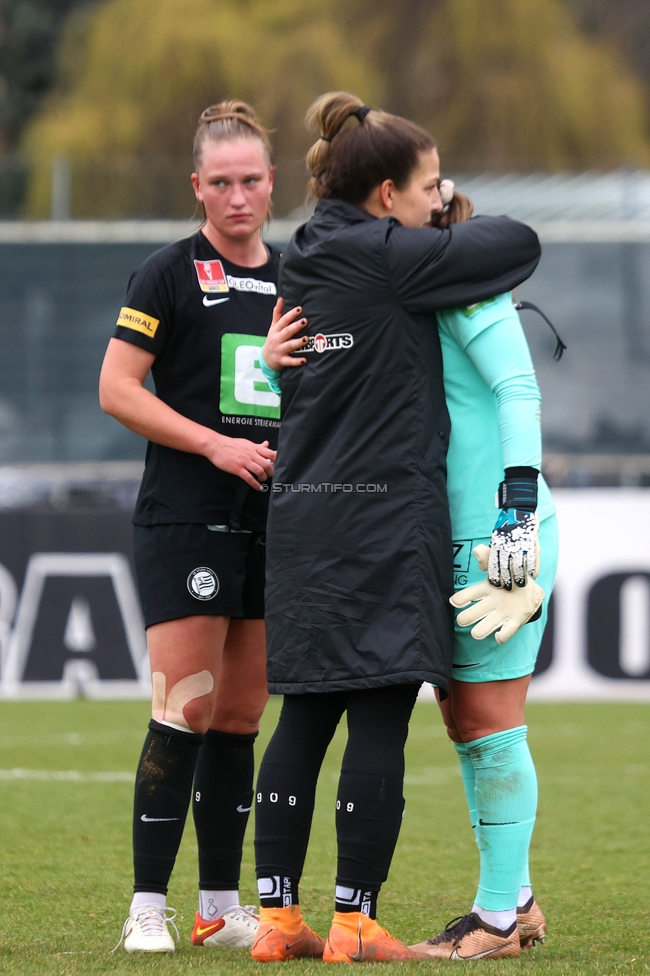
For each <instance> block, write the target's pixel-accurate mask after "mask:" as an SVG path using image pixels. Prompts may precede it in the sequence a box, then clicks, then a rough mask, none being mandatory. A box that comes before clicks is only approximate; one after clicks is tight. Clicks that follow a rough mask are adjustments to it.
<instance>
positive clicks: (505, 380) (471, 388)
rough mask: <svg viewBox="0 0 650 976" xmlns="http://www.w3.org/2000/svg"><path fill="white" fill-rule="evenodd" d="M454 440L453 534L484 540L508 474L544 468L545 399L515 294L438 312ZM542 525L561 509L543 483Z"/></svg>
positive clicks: (450, 461) (450, 483)
mask: <svg viewBox="0 0 650 976" xmlns="http://www.w3.org/2000/svg"><path fill="white" fill-rule="evenodd" d="M437 317H438V324H439V330H440V342H441V345H442V355H443V362H444V383H445V395H446V399H447V407H448V409H449V414H450V417H451V436H450V441H449V453H448V455H447V491H448V494H449V509H450V512H451V525H452V534H453V538H454V539H455V540H458V539H480V538H486V537H488V536H489V535H490V533H491V532H492V528H493V526H494V522H495V519H496V516H497V508H496V506H495V494H496V491H497V488H498V485H499V483H500V482H501V481H502V480H503V475H504V469H505V468H507V467H515V466H519V465H526V466H530V467H535V468H540V466H541V433H540V421H539V407H540V399H541V398H540V394H539V388H538V386H537V381H536V379H535V371H534V367H533V364H532V360H531V357H530V352H529V349H528V344H527V342H526V337H525V335H524V332H523V329H522V327H521V323H520V321H519V316H518V315H517V312H516V310H515V308H514V307H513V304H512V299H511V296H510V294H505V295H499V296H497V297H496V298H492V299H489V300H487V301H485V302H480V303H479V304H478V305H474V306H472V307H471V308H468V309H455V310H453V311H448V312H438V313H437ZM537 511H538V514H539V518H540V521H541V520H542V519H544V518H547V517H548V516H549V515H552V514H553V513H554V511H555V506H554V503H553V499H552V498H551V493H550V491H549V489H548V486H547V484H546V482H545V481H544V479H543V478H542V476H541V475H540V478H539V504H538V509H537Z"/></svg>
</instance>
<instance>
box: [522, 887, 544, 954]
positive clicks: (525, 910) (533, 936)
mask: <svg viewBox="0 0 650 976" xmlns="http://www.w3.org/2000/svg"><path fill="white" fill-rule="evenodd" d="M517 931H518V932H519V942H520V943H521V948H522V949H532V947H533V946H535V945H541V944H542V943H543V942H544V941H545V936H546V919H545V918H544V914H543V912H542V909H541V908H540V907H539V905H538V904H537V902H536V901H535V899H534V898H533V896H532V895H531V896H530V900H529V901H527V902H526V904H525V905H523V906H522V908H518V909H517Z"/></svg>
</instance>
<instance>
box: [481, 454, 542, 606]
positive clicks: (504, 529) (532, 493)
mask: <svg viewBox="0 0 650 976" xmlns="http://www.w3.org/2000/svg"><path fill="white" fill-rule="evenodd" d="M538 473H539V472H538V471H537V470H536V469H535V468H526V467H521V468H508V469H506V477H505V479H504V480H503V481H502V482H501V484H500V485H499V491H498V493H497V505H498V506H499V508H500V509H501V511H500V512H499V515H498V517H497V521H496V524H495V526H494V529H493V530H492V537H491V539H490V555H489V559H488V565H487V571H488V579H489V581H490V583H491V584H492V586H499V587H504V588H505V589H506V590H511V589H512V587H513V584H514V585H515V586H516V587H525V586H526V584H527V582H528V579H529V578H530V579H534V578H535V577H536V576H537V574H538V572H539V544H538V541H537V527H538V522H537V516H536V514H535V510H536V508H537V476H538Z"/></svg>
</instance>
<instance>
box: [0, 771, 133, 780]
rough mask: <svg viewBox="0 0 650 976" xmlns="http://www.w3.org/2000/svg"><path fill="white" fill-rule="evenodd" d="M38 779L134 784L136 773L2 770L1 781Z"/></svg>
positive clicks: (0, 773)
mask: <svg viewBox="0 0 650 976" xmlns="http://www.w3.org/2000/svg"><path fill="white" fill-rule="evenodd" d="M20 779H38V780H55V781H57V782H60V783H132V782H133V780H134V779H135V774H134V773H127V772H119V771H118V772H97V773H82V772H81V770H79V769H0V780H20Z"/></svg>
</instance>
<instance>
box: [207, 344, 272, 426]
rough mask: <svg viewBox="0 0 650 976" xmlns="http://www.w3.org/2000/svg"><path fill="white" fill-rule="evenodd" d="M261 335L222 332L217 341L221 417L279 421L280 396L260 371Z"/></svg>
mask: <svg viewBox="0 0 650 976" xmlns="http://www.w3.org/2000/svg"><path fill="white" fill-rule="evenodd" d="M263 345H264V336H255V335H242V334H240V333H237V332H226V333H225V335H224V336H222V339H221V389H220V398H219V409H220V410H221V413H224V414H235V415H239V416H244V417H273V418H276V419H278V420H279V419H280V397H279V396H278V395H277V393H274V392H273V391H272V390H271V388H270V387H269V384H268V383H267V381H266V377H265V376H264V373H263V372H262V370H261V369H260V350H261V348H262V346H263Z"/></svg>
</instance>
